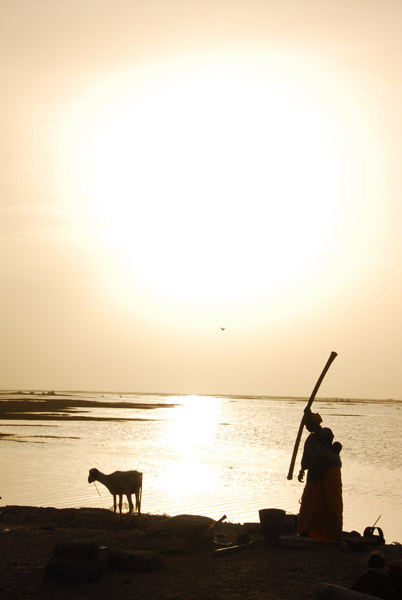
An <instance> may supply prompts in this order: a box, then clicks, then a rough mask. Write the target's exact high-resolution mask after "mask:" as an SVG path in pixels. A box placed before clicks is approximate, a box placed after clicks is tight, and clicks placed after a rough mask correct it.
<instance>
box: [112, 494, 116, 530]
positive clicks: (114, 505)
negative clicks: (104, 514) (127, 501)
mask: <svg viewBox="0 0 402 600" xmlns="http://www.w3.org/2000/svg"><path fill="white" fill-rule="evenodd" d="M115 519H116V494H113V519H112V523H114V521H115Z"/></svg>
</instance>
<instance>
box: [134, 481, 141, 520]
mask: <svg viewBox="0 0 402 600" xmlns="http://www.w3.org/2000/svg"><path fill="white" fill-rule="evenodd" d="M135 506H136V509H137V522H138V527H139V526H140V525H141V488H140V489H139V490H137V491H136V492H135Z"/></svg>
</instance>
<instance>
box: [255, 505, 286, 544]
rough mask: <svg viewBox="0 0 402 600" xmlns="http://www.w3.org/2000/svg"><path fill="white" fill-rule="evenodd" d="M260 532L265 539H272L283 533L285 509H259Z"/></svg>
mask: <svg viewBox="0 0 402 600" xmlns="http://www.w3.org/2000/svg"><path fill="white" fill-rule="evenodd" d="M259 514H260V523H261V529H262V533H263V535H264V538H265V539H266V540H274V539H275V538H277V537H279V536H280V535H281V534H282V533H283V528H284V522H285V514H286V511H284V510H282V509H280V508H263V509H261V510H260V511H259Z"/></svg>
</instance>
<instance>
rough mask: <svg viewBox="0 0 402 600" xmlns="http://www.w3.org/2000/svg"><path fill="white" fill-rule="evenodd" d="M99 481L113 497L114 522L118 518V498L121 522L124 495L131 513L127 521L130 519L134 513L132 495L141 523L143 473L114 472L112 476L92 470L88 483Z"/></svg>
mask: <svg viewBox="0 0 402 600" xmlns="http://www.w3.org/2000/svg"><path fill="white" fill-rule="evenodd" d="M94 481H99V482H100V483H103V485H104V486H105V487H107V489H108V490H109V492H110V493H111V494H112V496H113V521H114V520H115V518H116V498H117V496H119V511H120V520H121V518H122V514H121V509H122V504H123V495H124V496H126V497H127V500H128V506H129V512H128V517H127V520H129V519H130V517H131V513H132V512H133V501H132V498H131V496H132V494H135V508H136V509H137V514H138V524H140V522H141V496H142V473H139V472H138V471H114V473H110V475H106V474H105V473H102V472H101V471H99V470H98V469H90V470H89V475H88V483H92V482H94Z"/></svg>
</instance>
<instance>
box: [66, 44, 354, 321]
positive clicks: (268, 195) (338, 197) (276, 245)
mask: <svg viewBox="0 0 402 600" xmlns="http://www.w3.org/2000/svg"><path fill="white" fill-rule="evenodd" d="M345 114H346V113H345V106H344V103H343V102H342V98H341V96H340V92H339V89H338V88H335V86H331V85H329V79H328V78H326V77H323V75H322V73H317V72H316V71H315V70H314V69H308V68H306V67H305V66H304V67H303V63H302V62H301V61H297V60H296V59H295V58H293V59H292V60H290V59H289V57H280V56H276V57H275V58H272V57H271V58H269V59H267V58H266V57H261V56H257V57H256V56H254V55H253V56H248V55H246V56H243V55H242V57H239V56H231V55H225V56H223V57H216V56H215V57H209V58H208V57H205V56H204V57H202V59H201V58H200V57H189V58H187V59H186V60H180V61H179V60H172V61H166V62H164V63H159V64H154V65H148V66H147V67H146V68H145V67H144V68H143V69H142V70H138V71H136V72H135V73H132V72H130V73H127V72H123V73H119V74H118V75H116V76H114V77H112V78H110V80H108V81H107V82H103V83H102V84H99V85H97V86H93V89H92V93H89V94H88V95H87V96H86V97H85V99H83V98H81V99H80V102H78V103H77V104H76V105H75V108H74V111H71V112H70V119H69V124H70V126H69V127H68V128H66V132H67V133H66V135H65V136H64V139H63V147H64V149H63V152H64V154H65V159H64V164H66V165H70V167H69V168H68V169H69V172H68V179H69V186H70V198H73V200H72V202H73V204H74V206H75V209H76V210H77V211H78V213H79V214H80V215H81V220H82V215H83V214H85V215H86V219H85V233H84V234H85V236H86V238H87V239H90V240H91V244H92V245H93V246H94V247H95V248H96V249H97V255H98V256H99V261H100V263H101V264H102V269H104V271H105V272H107V274H108V277H109V280H110V282H111V285H112V286H113V287H114V288H117V289H120V290H121V291H122V293H123V294H126V295H128V296H132V295H135V296H136V298H137V300H138V298H141V299H142V300H141V301H142V302H143V304H144V306H145V305H146V306H148V307H155V308H156V310H160V307H161V306H163V310H165V311H166V310H170V311H173V312H175V311H178V312H181V313H183V309H184V310H185V311H188V312H189V313H194V312H198V313H200V312H202V314H204V315H209V314H222V313H223V311H224V314H225V315H227V314H228V311H239V310H241V309H242V308H244V307H250V306H256V305H258V304H264V305H265V306H267V304H268V305H269V304H270V303H271V304H272V303H279V304H280V303H281V302H282V300H283V298H285V297H287V296H288V295H289V293H291V292H292V293H293V292H295V291H296V292H297V291H300V292H301V291H302V290H303V293H305V292H306V289H307V288H309V289H310V292H309V293H311V285H312V282H314V280H315V279H316V278H319V277H321V276H322V274H323V271H324V266H325V269H327V268H328V265H332V264H335V263H336V261H338V260H339V250H340V244H339V242H340V239H339V237H340V231H341V229H342V236H343V245H344V244H345V240H347V238H348V235H350V238H352V237H353V235H354V234H355V229H356V227H357V224H356V223H355V222H353V220H352V221H351V220H350V219H348V218H347V217H346V215H347V214H348V213H350V210H349V209H350V202H351V198H352V197H353V202H354V203H356V202H357V201H358V200H357V199H356V198H359V196H357V195H355V196H353V194H354V193H355V192H356V185H357V184H356V185H355V184H353V181H352V180H351V176H350V173H351V169H353V165H354V164H355V163H356V164H357V160H358V159H357V156H358V153H357V150H356V148H355V146H354V142H353V140H352V143H350V122H348V123H346V121H347V118H346V117H345ZM347 127H349V129H348V136H349V137H348V140H349V141H347V143H346V142H345V135H344V134H345V131H346V128H347ZM352 138H353V135H352ZM345 148H346V152H345ZM346 223H347V225H345V224H346ZM339 264H340V263H339ZM343 264H344V263H343ZM306 282H307V283H306ZM306 286H307V287H306ZM300 295H301V294H300Z"/></svg>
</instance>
